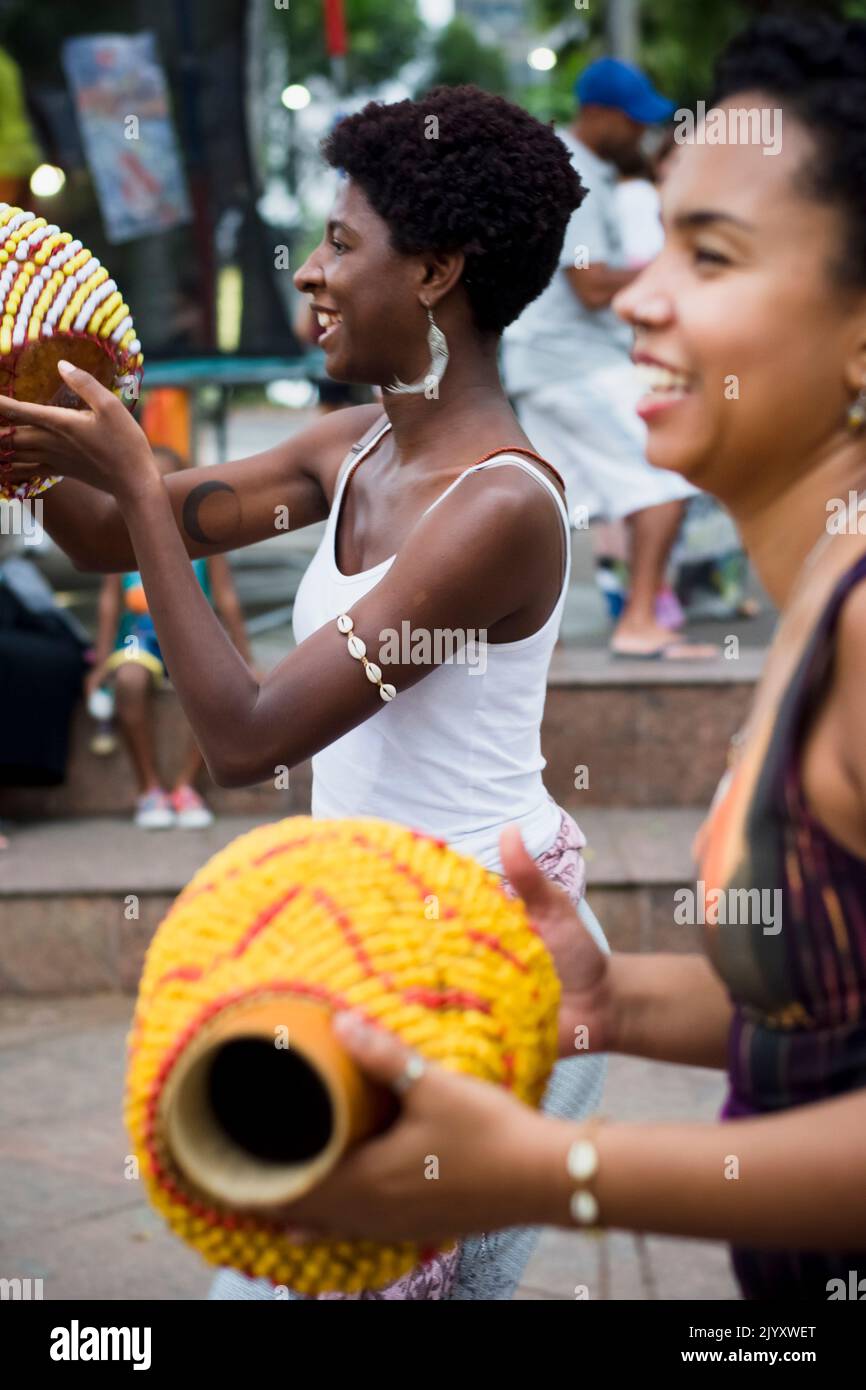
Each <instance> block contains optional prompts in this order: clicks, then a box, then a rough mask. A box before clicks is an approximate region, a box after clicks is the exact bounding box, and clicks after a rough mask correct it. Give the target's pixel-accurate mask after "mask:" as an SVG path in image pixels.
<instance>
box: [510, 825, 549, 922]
mask: <svg viewBox="0 0 866 1390" xmlns="http://www.w3.org/2000/svg"><path fill="white" fill-rule="evenodd" d="M499 854H500V858H501V859H502V868H503V870H504V872H505V877H506V878H507V879H508V882H509V883H510V884H511V886H512V888H513V889H514V890H515V892H516V893H519V894H520V896H521V898H522V899H523V901H524V903H525V904H526V910H527V912H528V913H529V915H530V917H531V918H533V920H534V919H535V918H537V917H540V916H541V915H542V914H543V913H544V912H549V911H550V910H551V908H553V907H561V905H562V893H561V892H560V891H559V890H557V888H556V887H555V885H554V884H552V883H551V881H550V879H549V878H548V877H547V876H546V875H545V874H543V873H542V872H541V870H540V869H539V867H538V865H537V864H536V862H535V860H534V859H533V858H532V855H531V854H530V853H529V850H528V849H527V848H526V846H525V844H524V843H523V839H522V837H521V834H520V831H519V829H518V828H517V826H516V825H507V826H506V827H505V829H504V830H503V831H502V833H501V835H500V837H499Z"/></svg>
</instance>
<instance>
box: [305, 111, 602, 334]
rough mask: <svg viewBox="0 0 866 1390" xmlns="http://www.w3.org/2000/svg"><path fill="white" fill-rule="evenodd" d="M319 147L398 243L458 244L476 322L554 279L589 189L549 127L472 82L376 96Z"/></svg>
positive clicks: (519, 305) (496, 316) (415, 248)
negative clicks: (417, 94) (383, 98)
mask: <svg viewBox="0 0 866 1390" xmlns="http://www.w3.org/2000/svg"><path fill="white" fill-rule="evenodd" d="M432 118H435V119H432ZM322 153H323V155H324V157H325V159H326V160H327V162H328V163H329V164H331V165H333V166H334V167H335V168H337V169H341V170H343V171H344V172H345V173H346V174H348V175H349V177H350V178H352V179H353V180H354V181H355V182H356V183H357V184H358V186H359V187H360V188H361V189H362V191H363V192H364V194H365V196H366V197H367V200H368V201H369V203H370V205H371V206H372V207H373V209H374V210H375V211H376V212H377V213H378V215H379V216H380V217H381V218H382V219H383V220H384V221H385V222H386V223H387V224H388V228H389V231H390V235H391V243H392V245H393V246H394V249H395V250H396V251H398V252H400V253H401V254H403V255H415V254H419V253H421V252H424V251H457V250H462V251H463V252H464V254H465V256H466V268H465V270H464V273H463V284H464V285H465V287H466V293H467V295H468V296H469V300H470V303H471V306H472V312H473V318H474V321H475V324H476V326H477V328H478V329H479V330H480V331H481V332H493V333H501V332H502V330H503V329H504V328H506V327H507V326H508V324H509V323H512V322H513V321H514V319H516V318H517V316H518V315H519V314H520V313H521V312H522V311H523V310H524V309H525V308H526V306H527V304H529V303H531V301H532V300H533V299H535V298H537V296H538V295H539V294H541V291H542V290H543V289H544V288H545V287H546V285H548V284H549V282H550V279H551V276H552V275H553V273H554V271H555V270H556V268H557V265H558V264H559V257H560V253H561V251H562V243H563V240H564V237H565V229H566V227H567V226H568V220H569V218H570V216H571V214H572V212H573V211H574V210H575V208H577V207H579V206H580V204H581V202H582V200H583V197H584V194H585V192H586V189H585V188H584V186H583V185H582V184H581V181H580V178H579V176H578V174H577V172H576V171H575V169H574V167H573V165H572V163H571V158H570V156H569V153H568V150H567V149H566V147H565V145H564V144H563V142H562V141H561V140H560V139H559V137H558V136H557V135H556V133H555V131H554V130H553V129H552V127H551V126H547V125H543V124H542V122H541V121H537V120H536V119H535V117H534V116H530V114H529V113H528V112H527V111H524V110H523V108H522V107H520V106H515V105H514V104H513V103H512V102H510V101H506V100H505V99H504V98H503V97H499V96H493V95H492V94H491V93H490V92H484V91H482V90H481V89H480V88H479V87H472V86H462V87H434V88H433V89H432V90H431V91H430V92H428V93H427V95H426V96H424V97H422V98H421V99H420V100H419V101H397V102H393V103H390V104H383V103H381V102H374V101H371V102H369V103H368V104H367V105H366V106H365V107H364V109H363V110H362V111H359V112H357V113H356V114H355V115H352V116H346V117H345V118H344V119H343V120H341V121H340V122H339V123H338V124H337V125H336V126H335V127H334V129H333V130H332V132H331V134H330V135H329V136H328V137H327V138H326V139H325V140H324V141H323V142H322Z"/></svg>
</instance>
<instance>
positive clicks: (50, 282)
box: [0, 203, 144, 499]
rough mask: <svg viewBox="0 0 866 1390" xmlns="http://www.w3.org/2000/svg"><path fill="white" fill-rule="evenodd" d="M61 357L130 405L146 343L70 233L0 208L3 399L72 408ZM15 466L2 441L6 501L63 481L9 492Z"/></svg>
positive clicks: (39, 481) (36, 482) (0, 485)
mask: <svg viewBox="0 0 866 1390" xmlns="http://www.w3.org/2000/svg"><path fill="white" fill-rule="evenodd" d="M61 358H66V360H67V361H69V362H72V363H74V364H75V366H77V367H83V368H84V370H85V371H87V372H90V374H91V375H92V376H94V377H96V378H97V380H98V381H100V382H102V384H103V386H108V387H109V388H110V389H111V390H113V391H114V392H115V394H116V395H119V396H120V397H121V399H123V400H124V401H125V402H126V403H127V404H132V403H134V401H135V400H136V399H137V397H138V387H139V385H140V382H141V375H142V363H143V361H144V358H143V356H142V352H141V343H140V342H139V341H138V338H137V337H136V336H135V329H134V328H133V325H132V317H131V315H130V312H129V305H128V304H126V303H125V302H124V299H123V295H122V294H121V293H120V291H119V289H118V288H117V285H116V284H115V282H114V280H112V279H110V277H109V274H108V271H107V270H106V268H105V266H104V265H101V264H100V262H99V261H98V260H97V259H96V257H95V256H92V255H91V254H90V252H89V251H88V250H87V249H86V247H84V246H82V244H81V242H80V241H75V240H73V237H72V235H71V233H69V232H61V230H60V228H59V227H56V226H54V225H53V224H50V223H48V222H47V221H46V219H45V218H44V217H37V216H36V214H35V213H32V212H27V211H26V210H25V209H23V208H19V207H14V206H12V205H11V204H9V203H0V396H14V397H15V398H16V399H17V400H20V401H33V402H36V403H38V404H43V405H44V404H46V403H49V402H51V401H55V402H56V403H57V404H61V405H65V404H71V403H72V401H71V400H68V399H67V398H66V397H68V394H69V393H68V392H65V389H64V387H63V382H62V379H61V378H60V376H59V374H58V371H57V363H58V362H59V361H60V360H61ZM58 393H59V395H58ZM2 413H3V412H2V400H0V415H2ZM8 466H9V450H8V447H7V445H6V442H5V440H4V439H2V438H0V498H6V499H9V498H13V497H14V498H20V499H26V498H29V497H35V496H37V495H38V494H39V493H40V492H44V491H45V489H46V488H49V487H51V485H52V483H55V482H57V479H56V478H47V477H46V478H32V479H31V480H29V481H28V482H26V483H19V484H18V485H16V486H13V485H12V484H8V485H5V484H4V478H3V473H4V468H5V469H7V470H8Z"/></svg>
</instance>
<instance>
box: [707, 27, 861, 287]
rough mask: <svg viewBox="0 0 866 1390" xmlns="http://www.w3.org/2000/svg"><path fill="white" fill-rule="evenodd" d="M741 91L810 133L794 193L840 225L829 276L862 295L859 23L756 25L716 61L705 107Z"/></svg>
mask: <svg viewBox="0 0 866 1390" xmlns="http://www.w3.org/2000/svg"><path fill="white" fill-rule="evenodd" d="M747 91H748V92H762V93H765V94H766V95H767V96H769V97H773V98H775V99H776V100H777V101H778V102H779V104H780V105H781V106H782V107H783V109H784V110H785V111H787V112H790V114H791V115H793V116H794V117H795V118H797V119H798V120H800V121H801V122H802V123H803V125H804V126H805V127H806V129H807V130H808V131H809V132H810V133H811V135H812V138H813V139H814V141H815V144H816V156H815V158H814V159H810V160H809V161H807V164H806V167H805V168H804V169H803V170H802V172H801V174H800V175H799V183H800V186H801V187H802V188H803V191H804V192H805V193H806V194H807V195H808V196H810V197H813V198H817V199H820V201H822V202H825V203H830V204H832V205H835V206H837V207H838V208H839V210H840V211H841V212H842V214H843V216H844V218H845V221H846V224H847V237H846V244H845V245H844V247H842V248H840V254H838V255H837V256H835V257H834V258H833V259H832V261H831V266H830V269H831V272H832V274H833V275H834V277H835V278H836V280H837V281H838V282H839V283H840V284H842V285H845V286H849V287H850V286H853V287H855V288H863V287H866V23H863V21H861V20H840V19H833V18H831V17H830V16H829V15H822V14H815V15H810V16H806V15H802V14H794V13H789V14H787V15H768V16H767V17H766V18H764V19H761V20H758V21H757V22H756V23H754V24H752V25H750V26H749V28H748V29H746V30H744V31H743V32H742V33H741V34H739V35H737V37H736V38H734V39H733V40H732V41H731V43H730V44H729V45H728V47H727V48H726V49H725V50H724V52H723V53H722V55H721V57H720V58H719V60H718V63H717V64H716V72H715V86H714V91H713V102H714V103H716V104H718V103H719V102H721V101H725V100H730V99H731V98H733V97H734V96H736V95H737V93H739V92H747Z"/></svg>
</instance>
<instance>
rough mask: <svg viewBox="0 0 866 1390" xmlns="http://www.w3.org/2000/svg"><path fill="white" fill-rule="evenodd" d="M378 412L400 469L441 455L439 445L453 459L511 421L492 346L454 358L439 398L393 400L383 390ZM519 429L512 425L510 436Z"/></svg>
mask: <svg viewBox="0 0 866 1390" xmlns="http://www.w3.org/2000/svg"><path fill="white" fill-rule="evenodd" d="M382 406H383V409H384V411H385V413H386V415H387V416H388V419H389V421H390V423H391V431H392V436H393V440H394V457H395V461H396V462H397V463H398V464H399V465H404V464H415V463H417V462H418V461H419V460H420V459H423V458H424V457H426V456H430V455H432V454H434V453H436V452H438V451H441V449H442V447H443V444H445V445H447V447H448V449H449V450H451V451H453V453H454V454H455V457H456V456H458V455H459V454H460V452H461V451H462V448H463V446H473V447H474V446H475V445H476V444H483V443H484V439H485V429H486V430H488V431H489V430H490V428H491V427H492V428H493V429H495V428H496V427H497V422H498V421H500V420H501V421H502V424H503V427H504V426H505V422H506V421H507V420H508V418H509V417H513V412H512V410H511V406H510V405H509V403H508V399H507V397H506V395H505V392H504V390H503V388H502V381H501V379H500V376H499V368H498V365H497V355H496V343H495V342H494V343H493V344H492V346H491V347H490V348H489V349H483V350H481V351H472V352H466V351H464V352H462V353H461V352H452V354H451V358H450V360H449V362H448V367H447V369H446V371H445V375H444V377H443V378H442V381H441V382H440V383H439V388H438V395H431V396H430V397H428V396H427V395H425V394H424V393H423V392H422V393H420V394H418V395H412V396H406V395H394V394H392V393H391V392H390V391H388V390H386V389H385V388H384V387H383V389H382ZM517 429H518V427H517V426H516V425H515V427H514V429H513V430H512V433H515V432H516V431H517ZM511 442H512V440H510V439H506V440H503V443H505V444H508V443H511ZM482 452H483V449H482Z"/></svg>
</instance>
